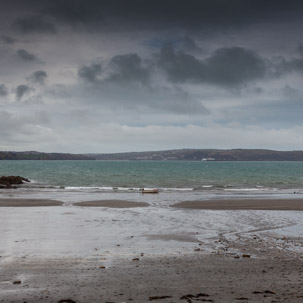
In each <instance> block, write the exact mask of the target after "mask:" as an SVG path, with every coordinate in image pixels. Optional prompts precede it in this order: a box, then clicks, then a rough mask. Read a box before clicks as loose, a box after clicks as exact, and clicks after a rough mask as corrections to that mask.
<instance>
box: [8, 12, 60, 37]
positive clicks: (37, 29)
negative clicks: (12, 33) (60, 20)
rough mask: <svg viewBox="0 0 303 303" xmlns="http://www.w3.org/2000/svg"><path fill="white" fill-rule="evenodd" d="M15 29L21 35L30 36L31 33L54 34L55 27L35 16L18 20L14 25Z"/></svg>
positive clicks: (42, 18)
mask: <svg viewBox="0 0 303 303" xmlns="http://www.w3.org/2000/svg"><path fill="white" fill-rule="evenodd" d="M14 27H15V29H17V30H18V31H19V32H20V33H22V34H31V33H38V34H40V33H42V34H55V33H56V28H55V26H54V25H53V24H52V23H50V22H48V21H47V20H45V19H44V17H42V16H39V15H35V16H26V17H23V18H20V19H18V20H17V21H16V22H15V23H14Z"/></svg>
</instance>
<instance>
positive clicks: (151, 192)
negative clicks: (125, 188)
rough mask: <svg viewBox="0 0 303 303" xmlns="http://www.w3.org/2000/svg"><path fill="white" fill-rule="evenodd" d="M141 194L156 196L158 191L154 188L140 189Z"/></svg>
mask: <svg viewBox="0 0 303 303" xmlns="http://www.w3.org/2000/svg"><path fill="white" fill-rule="evenodd" d="M141 192H142V194H158V193H159V189H157V188H154V189H144V188H142V189H141Z"/></svg>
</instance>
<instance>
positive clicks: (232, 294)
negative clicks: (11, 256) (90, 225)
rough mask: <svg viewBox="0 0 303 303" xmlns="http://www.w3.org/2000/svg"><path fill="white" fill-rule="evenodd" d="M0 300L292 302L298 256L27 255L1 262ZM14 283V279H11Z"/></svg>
mask: <svg viewBox="0 0 303 303" xmlns="http://www.w3.org/2000/svg"><path fill="white" fill-rule="evenodd" d="M1 267H2V269H1V272H0V289H1V298H0V302H5V303H13V302H30V303H36V302H44V303H54V302H70V303H72V302H76V303H90V302H107V303H109V302H111V303H121V302H133V303H144V302H163V303H171V302H174V303H176V302H184V303H187V302H189V303H195V302H201V301H203V302H217V303H229V302H254V303H260V302H280V303H282V302H283V303H285V302H292V303H300V302H302V300H303V288H302V283H303V260H302V259H301V258H300V259H297V260H294V259H293V260H291V259H288V258H268V259H265V260H264V259H252V258H242V257H241V258H239V259H235V258H234V257H231V256H224V255H207V256H205V255H199V254H198V253H197V254H196V255H192V256H185V257H177V256H169V257H158V258H145V257H141V256H140V257H138V260H132V259H131V258H129V259H128V260H117V261H115V262H113V263H112V264H111V266H110V267H107V266H104V261H102V259H101V258H99V259H94V260H87V259H72V258H69V259H54V260H44V261H43V260H35V261H34V260H32V261H27V260H26V259H23V260H19V261H16V262H15V263H11V264H4V265H2V266H1ZM14 282H15V284H14Z"/></svg>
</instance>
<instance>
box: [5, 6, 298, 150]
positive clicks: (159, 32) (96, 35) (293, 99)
mask: <svg viewBox="0 0 303 303" xmlns="http://www.w3.org/2000/svg"><path fill="white" fill-rule="evenodd" d="M302 20H303V4H302V2H301V1H288V2H285V1H272V0H269V1H266V2H265V1H259V0H255V1H250V0H231V1H223V0H216V1H208V0H206V1H198V0H188V1H172V0H165V1H161V2H160V1H158V0H156V1H150V2H146V1H138V0H130V1H119V0H117V1H114V2H112V1H96V0H90V1H84V0H78V1H71V0H60V1H59V0H53V1H50V0H46V1H38V0H26V1H21V0H12V1H9V2H7V3H4V4H3V5H2V10H1V12H0V25H1V26H0V64H1V67H2V68H1V70H0V112H1V117H2V121H6V122H7V125H12V123H15V122H16V121H18V123H16V125H19V126H20V127H19V126H18V128H13V127H9V128H7V129H6V130H5V131H2V132H0V140H1V142H2V144H3V147H2V148H1V146H0V150H1V149H12V150H25V149H31V150H32V149H39V150H41V149H42V150H41V151H46V152H47V151H49V152H52V151H58V152H74V153H79V152H115V151H130V150H149V149H151V150H160V149H169V148H183V147H192V148H237V147H243V148H244V147H245V148H254V147H256V148H257V147H258V148H271V149H282V150H288V149H303V143H302V142H303V140H302V128H303V123H302V122H301V119H300V113H301V112H302V103H303V101H302V96H303V89H302V85H301V83H302V77H303V51H302V45H303V41H302V37H301V30H300V29H301V28H302V26H303V21H302ZM277 29H279V30H280V32H281V35H279V34H278V33H277ZM33 112H39V113H47V115H40V118H39V119H38V118H33V117H32V116H31V115H32V114H31V113H33ZM28 117H32V118H33V121H34V122H33V123H30V122H29V120H28V119H29V118H28ZM41 117H42V118H41ZM43 117H44V118H45V122H44V121H43ZM2 123H4V122H2ZM22 125H24V128H22ZM21 129H24V130H26V131H22V132H21ZM18 132H20V133H19V135H17V133H18ZM21 133H22V135H21ZM278 138H280V139H278ZM38 139H39V144H40V145H39V144H38V143H35V142H36V141H35V140H38ZM35 146H36V147H37V148H36V147H35ZM39 146H40V147H41V148H39Z"/></svg>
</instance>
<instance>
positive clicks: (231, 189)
mask: <svg viewBox="0 0 303 303" xmlns="http://www.w3.org/2000/svg"><path fill="white" fill-rule="evenodd" d="M224 190H225V191H261V190H265V189H264V188H224Z"/></svg>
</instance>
